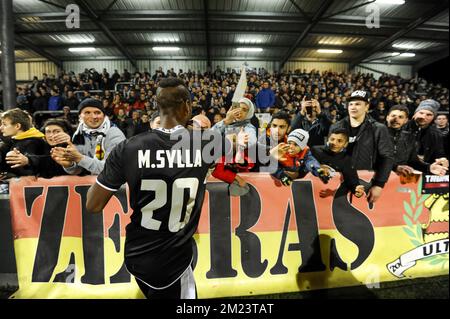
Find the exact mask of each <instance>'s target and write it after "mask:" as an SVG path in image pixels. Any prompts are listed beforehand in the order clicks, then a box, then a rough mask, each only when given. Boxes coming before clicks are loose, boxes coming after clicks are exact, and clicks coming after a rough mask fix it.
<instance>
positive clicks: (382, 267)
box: [12, 226, 449, 299]
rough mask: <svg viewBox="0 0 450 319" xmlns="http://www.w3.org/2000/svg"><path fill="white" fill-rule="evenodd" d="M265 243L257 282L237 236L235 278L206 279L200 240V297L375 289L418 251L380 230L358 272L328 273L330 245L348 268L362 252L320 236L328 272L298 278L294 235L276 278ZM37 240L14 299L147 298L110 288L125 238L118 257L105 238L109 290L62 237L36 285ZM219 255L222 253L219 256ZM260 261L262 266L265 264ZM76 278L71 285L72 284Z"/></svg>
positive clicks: (268, 235)
mask: <svg viewBox="0 0 450 319" xmlns="http://www.w3.org/2000/svg"><path fill="white" fill-rule="evenodd" d="M255 235H256V236H258V238H259V240H260V242H261V259H262V260H261V261H264V260H267V261H268V265H267V267H266V269H265V270H264V272H263V273H262V275H260V276H259V277H257V278H250V277H249V276H247V275H246V274H245V273H244V271H243V267H242V264H241V262H242V261H241V256H240V254H241V243H240V239H239V238H238V237H237V236H236V235H235V234H234V233H233V234H232V236H231V251H232V257H231V258H232V260H231V264H232V268H233V269H234V270H236V271H237V276H236V277H230V278H217V279H216V278H214V279H210V278H207V273H208V271H209V270H210V268H211V255H210V241H209V239H210V238H209V234H196V235H195V239H196V242H197V248H198V258H197V265H196V268H195V271H194V275H195V279H196V284H197V290H198V297H199V298H220V297H231V296H246V295H262V294H274V293H286V292H296V291H309V290H316V289H324V288H336V287H347V286H355V285H367V286H368V287H371V288H377V283H379V282H385V281H394V280H402V279H400V278H397V277H395V276H394V275H392V274H391V273H390V272H389V271H388V269H387V267H386V266H387V265H388V264H389V263H392V262H393V261H395V260H396V259H397V258H399V257H400V256H401V255H403V254H405V253H406V252H408V251H410V250H412V249H414V248H416V246H414V245H413V244H412V242H411V241H410V240H409V239H408V236H407V235H406V234H405V231H404V229H403V227H402V226H395V227H382V228H381V227H379V228H376V229H375V245H374V248H373V251H372V252H371V254H370V256H369V258H368V259H367V260H365V261H364V263H363V264H362V265H361V266H359V267H358V268H356V269H354V270H351V271H350V270H349V271H345V270H342V269H339V268H335V269H334V270H333V271H330V270H329V263H330V242H331V239H335V241H336V249H337V251H338V254H339V256H340V257H341V259H342V260H343V261H344V262H345V263H347V265H348V266H349V265H350V264H351V263H352V262H353V261H354V260H355V259H356V257H357V256H358V247H357V246H356V245H355V244H354V243H352V242H351V241H349V240H348V239H346V238H345V237H343V236H342V235H341V234H340V233H339V232H338V231H337V230H326V231H320V244H321V250H322V251H321V255H322V261H323V263H324V264H325V265H326V270H325V271H319V272H310V273H298V268H299V266H300V265H301V263H302V262H301V252H300V251H289V250H288V247H289V244H296V243H298V235H297V232H296V231H290V232H288V234H287V239H286V244H285V247H284V251H283V265H284V266H285V267H286V268H287V273H286V274H279V275H275V274H274V275H273V274H271V273H270V270H271V269H272V268H273V267H274V265H275V264H276V262H277V258H278V254H279V250H280V243H281V238H282V232H259V233H255ZM37 244H38V240H37V239H30V238H27V239H17V240H15V241H14V245H15V251H16V260H17V274H18V279H19V290H18V292H16V293H15V294H14V295H13V297H12V298H83V299H85V298H107V299H111V298H143V297H144V296H143V295H142V293H141V292H140V290H139V288H138V286H137V284H136V282H135V279H134V278H133V276H131V277H130V280H131V281H130V282H128V283H110V279H109V278H110V277H111V276H113V275H115V274H117V272H118V271H119V270H120V268H121V267H122V260H123V249H124V247H123V246H124V238H121V249H120V252H116V250H115V247H114V244H113V242H112V241H111V239H109V238H106V239H105V241H104V245H105V246H104V247H105V261H104V265H105V269H104V271H103V273H104V274H105V276H104V278H105V284H102V285H93V284H85V283H82V282H81V277H82V276H83V275H84V273H85V268H84V259H83V253H82V240H81V239H80V238H75V237H64V238H63V239H62V241H61V247H60V255H59V256H58V263H57V265H56V267H55V269H54V270H53V273H52V276H51V279H50V280H49V282H48V283H42V282H39V283H37V282H32V272H33V267H34V260H35V254H36V249H37ZM72 253H73V255H74V259H75V265H72V266H71V267H72V268H69V267H70V265H69V264H70V256H71V254H72ZM219 253H220V252H219ZM441 257H442V258H444V259H445V258H447V262H444V263H437V264H433V263H432V262H430V260H420V261H418V262H417V264H416V265H415V266H414V267H412V268H410V269H408V270H406V272H405V273H404V275H405V277H404V278H405V279H409V278H417V277H431V276H438V275H443V274H448V271H449V267H448V254H446V255H442V256H441ZM261 261H259V262H261ZM68 269H71V271H73V270H75V272H74V273H73V272H72V277H70V278H68V280H67V281H68V282H67V283H61V282H54V279H55V276H56V275H57V274H60V273H63V272H65V271H66V270H68ZM72 278H73V282H71V281H72Z"/></svg>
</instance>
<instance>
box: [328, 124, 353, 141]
mask: <svg viewBox="0 0 450 319" xmlns="http://www.w3.org/2000/svg"><path fill="white" fill-rule="evenodd" d="M331 134H341V135H344V136H345V138H346V139H347V141H348V136H349V134H348V131H347V129H345V128H343V127H339V128H335V129H333V130H330V133H328V137H330V136H331Z"/></svg>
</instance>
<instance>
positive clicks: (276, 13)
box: [14, 0, 449, 67]
mask: <svg viewBox="0 0 450 319" xmlns="http://www.w3.org/2000/svg"><path fill="white" fill-rule="evenodd" d="M378 1H380V0H377V1H375V0H347V1H337V0H334V1H333V0H209V1H208V0H96V1H87V0H14V12H15V40H16V59H17V60H18V61H20V60H32V59H39V58H40V57H45V58H46V59H49V60H51V61H54V62H56V63H58V64H61V61H68V60H87V59H128V60H130V61H132V63H134V62H135V61H136V60H140V59H183V60H186V59H188V60H207V61H212V60H233V59H236V60H242V59H246V60H267V61H278V62H279V63H280V65H283V64H284V63H285V62H286V61H288V60H291V61H292V60H294V61H295V60H301V61H335V62H347V63H350V65H351V66H354V65H357V64H359V63H361V62H375V63H376V62H379V63H393V64H409V65H414V66H415V67H418V66H422V65H426V64H428V63H431V62H434V61H435V60H438V59H441V58H444V57H446V56H448V48H449V38H448V36H449V34H448V33H449V10H448V0H444V1H443V0H405V3H404V4H401V5H394V4H381V3H378ZM374 2H375V4H376V5H377V8H379V10H380V26H379V28H376V27H375V28H368V27H367V25H366V20H367V19H370V17H369V18H368V16H369V15H370V14H371V13H372V12H373V11H371V10H369V9H371V7H370V6H372V5H374V4H373V3H374ZM391 2H392V1H391ZM71 3H75V4H77V5H78V6H79V8H80V13H81V16H80V18H81V20H80V28H79V29H76V28H74V29H68V28H67V27H66V23H65V22H66V17H67V13H66V12H65V9H66V6H67V5H69V4H71ZM157 46H163V47H173V46H175V47H178V48H179V50H177V51H169V50H164V49H163V50H162V51H156V50H155V49H154V47H157ZM81 47H94V48H95V51H88V52H71V51H69V48H81ZM239 47H245V48H248V47H250V48H254V49H255V48H256V49H257V48H262V49H263V50H262V51H257V50H256V51H254V52H242V51H238V50H237V48H239ZM318 49H326V50H342V52H341V53H339V54H336V53H320V52H318V51H317V50H318ZM405 53H406V54H405ZM411 53H414V56H412V55H413V54H411ZM40 59H42V58H40Z"/></svg>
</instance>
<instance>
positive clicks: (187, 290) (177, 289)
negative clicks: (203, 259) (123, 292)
mask: <svg viewBox="0 0 450 319" xmlns="http://www.w3.org/2000/svg"><path fill="white" fill-rule="evenodd" d="M135 278H136V282H137V284H138V286H139V288H140V289H141V291H142V293H143V294H144V295H145V297H147V298H148V299H196V298H197V291H196V288H195V281H194V273H193V271H192V267H191V266H189V267H188V268H187V269H186V270H185V272H184V273H183V274H182V275H181V276H180V278H178V279H177V280H176V281H175V282H174V283H173V284H171V285H169V286H167V287H163V288H155V287H152V286H150V285H149V284H147V283H146V282H144V281H143V280H141V279H139V278H137V277H135Z"/></svg>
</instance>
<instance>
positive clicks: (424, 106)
mask: <svg viewBox="0 0 450 319" xmlns="http://www.w3.org/2000/svg"><path fill="white" fill-rule="evenodd" d="M440 106H441V105H440V104H439V102H437V101H435V100H432V99H428V100H424V101H422V102H420V104H419V106H418V107H417V109H416V111H415V112H414V114H416V113H417V112H419V111H421V110H426V111H430V112H433V114H434V117H436V115H437V112H438V110H439V107H440Z"/></svg>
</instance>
